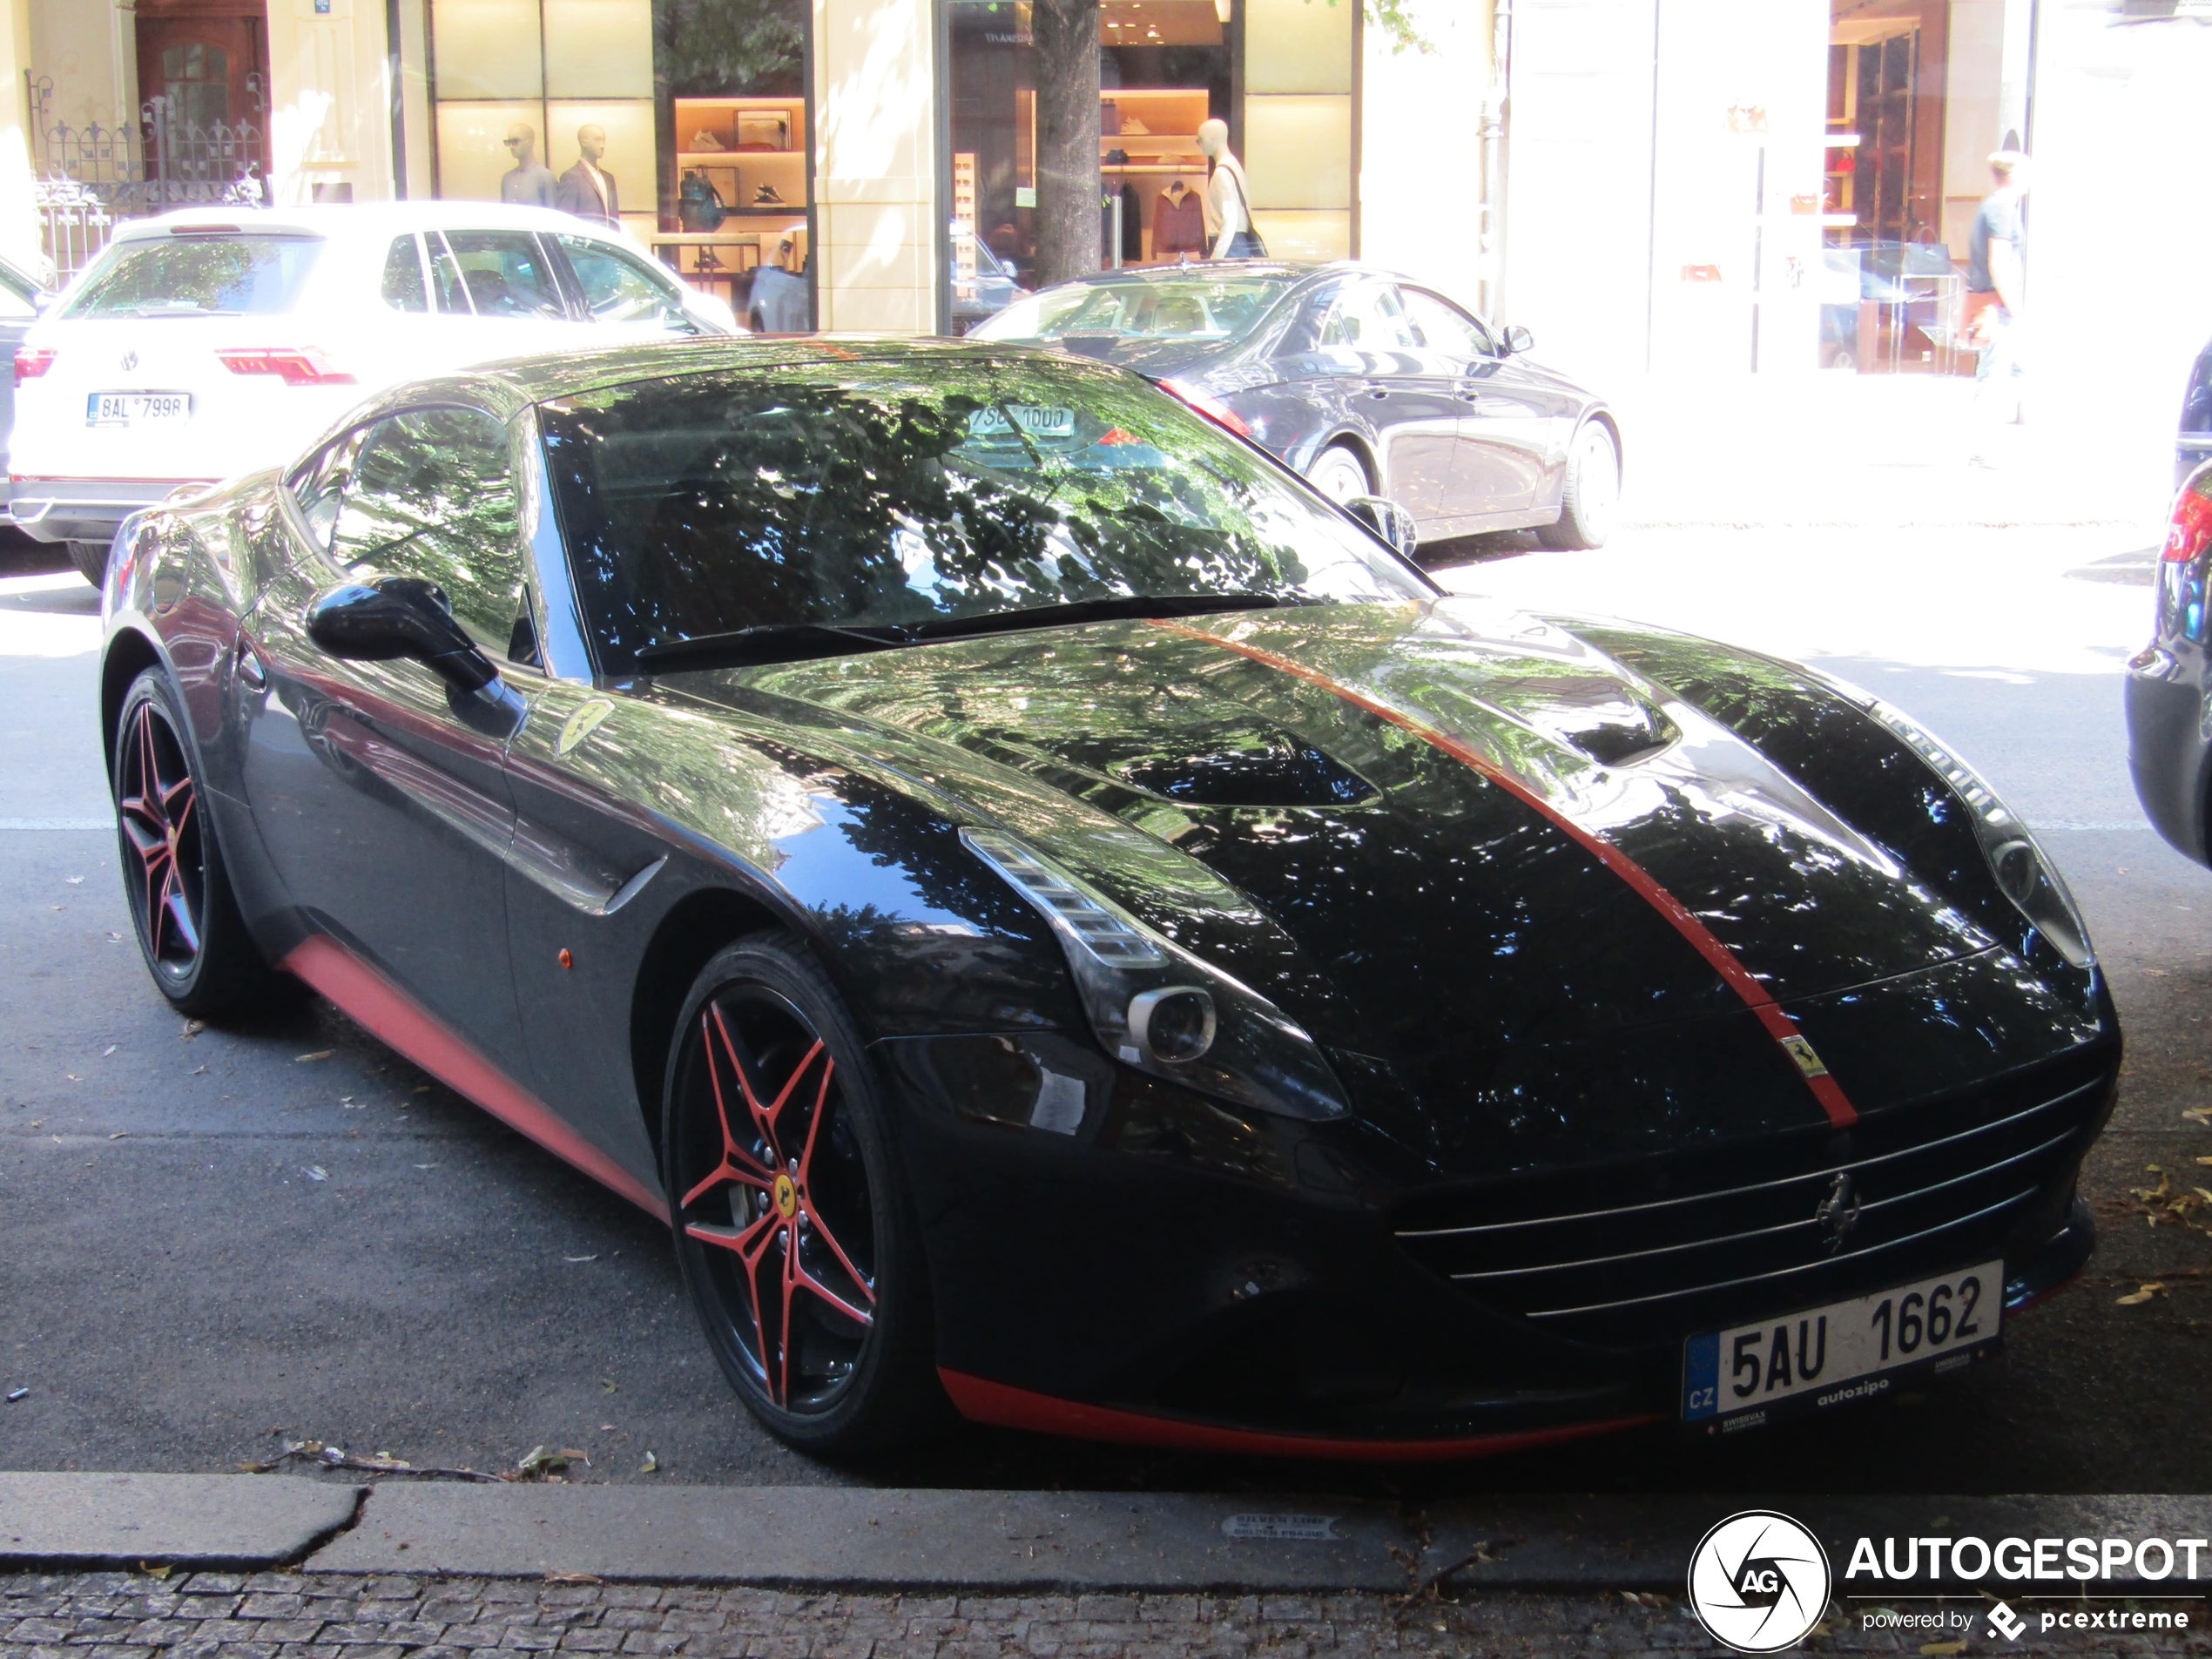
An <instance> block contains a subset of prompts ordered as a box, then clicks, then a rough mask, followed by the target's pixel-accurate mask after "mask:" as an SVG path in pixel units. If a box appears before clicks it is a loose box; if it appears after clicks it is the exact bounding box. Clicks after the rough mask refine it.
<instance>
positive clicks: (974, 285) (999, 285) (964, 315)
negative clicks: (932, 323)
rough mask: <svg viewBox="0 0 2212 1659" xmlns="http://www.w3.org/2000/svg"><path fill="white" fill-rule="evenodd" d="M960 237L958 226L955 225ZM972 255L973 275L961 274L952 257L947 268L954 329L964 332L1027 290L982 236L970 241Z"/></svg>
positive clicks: (1019, 298) (1003, 307)
mask: <svg viewBox="0 0 2212 1659" xmlns="http://www.w3.org/2000/svg"><path fill="white" fill-rule="evenodd" d="M958 236H959V227H958V226H954V237H955V238H957V237H958ZM970 245H971V246H973V248H974V254H975V272H974V275H973V276H972V277H962V276H961V270H960V261H959V260H957V259H955V260H952V261H951V262H950V264H949V265H948V267H947V272H946V281H947V282H948V284H949V285H950V287H951V288H952V293H953V332H954V334H967V333H968V332H969V331H970V330H971V329H973V328H974V327H975V325H976V324H977V323H979V322H981V321H982V320H984V319H985V318H986V317H991V316H995V315H996V314H998V313H1000V312H1001V311H1003V310H1005V309H1006V308H1007V307H1008V306H1010V305H1012V304H1013V303H1014V302H1015V300H1026V299H1028V296H1029V291H1028V289H1027V288H1025V287H1022V280H1021V279H1020V278H1019V277H1018V276H1016V275H1015V273H1014V270H1013V267H1012V266H1008V264H1007V263H1006V261H1005V260H1001V258H999V256H998V254H997V253H995V251H994V250H993V249H992V247H991V245H990V244H989V243H988V242H986V241H985V240H983V239H982V238H981V237H980V236H979V237H975V238H974V239H972V242H971V244H970Z"/></svg>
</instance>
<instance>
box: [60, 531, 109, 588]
mask: <svg viewBox="0 0 2212 1659" xmlns="http://www.w3.org/2000/svg"><path fill="white" fill-rule="evenodd" d="M68 547H69V562H70V563H71V564H73V565H75V566H76V567H77V570H78V575H80V576H82V577H84V579H85V580H86V581H87V582H89V583H91V584H92V585H93V586H94V587H96V588H105V587H106V586H107V550H108V544H107V543H105V542H71V543H68Z"/></svg>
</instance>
